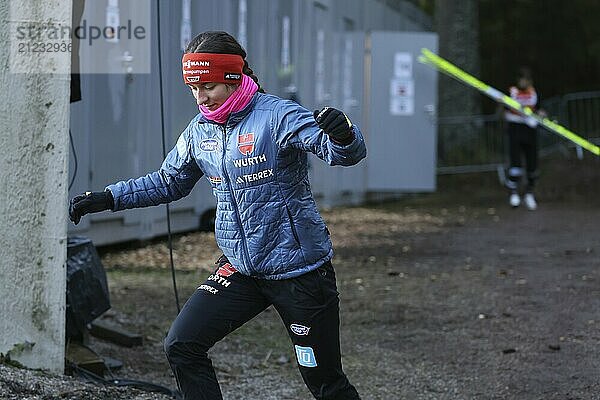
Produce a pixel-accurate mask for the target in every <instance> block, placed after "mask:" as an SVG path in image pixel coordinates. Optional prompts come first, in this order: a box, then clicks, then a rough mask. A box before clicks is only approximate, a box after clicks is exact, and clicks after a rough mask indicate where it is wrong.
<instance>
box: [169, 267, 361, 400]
mask: <svg viewBox="0 0 600 400" xmlns="http://www.w3.org/2000/svg"><path fill="white" fill-rule="evenodd" d="M232 271H235V270H232V269H231V268H230V264H229V263H228V262H227V260H226V259H225V258H223V257H222V258H221V260H220V265H219V266H218V267H217V269H216V270H215V272H214V273H213V274H212V275H210V276H209V277H208V279H207V280H206V282H204V283H203V284H202V285H200V286H199V287H198V289H197V290H196V292H195V293H194V294H193V295H192V296H191V297H190V298H189V300H188V301H187V302H186V304H185V305H184V307H183V309H182V310H181V312H180V313H179V315H178V316H177V318H176V319H175V321H174V322H173V325H172V326H171V329H170V331H169V334H168V335H167V338H166V340H165V352H166V354H167V359H168V360H169V363H170V365H171V369H172V370H173V373H174V374H175V378H176V380H177V384H178V386H179V389H180V390H181V392H182V393H183V395H184V398H185V399H186V400H190V399H194V400H200V399H202V400H205V399H210V400H220V399H222V395H221V390H220V388H219V383H218V381H217V377H216V374H215V370H214V369H213V367H212V363H211V360H210V359H209V358H208V355H207V352H208V350H209V349H210V348H211V347H212V346H213V345H214V344H215V343H217V342H218V341H219V340H221V339H223V338H224V337H225V336H226V335H227V334H229V333H230V332H232V331H234V330H235V329H237V328H239V327H240V326H242V325H243V324H244V323H245V322H247V321H249V320H251V319H252V318H254V317H255V316H256V315H258V314H259V313H260V312H262V311H263V310H265V309H266V308H267V307H269V306H270V305H273V306H274V307H275V309H276V310H277V312H278V313H279V315H280V316H281V319H282V320H283V322H284V323H285V325H286V328H287V331H288V334H289V336H290V338H291V340H292V342H293V345H294V349H295V352H296V359H297V362H298V366H299V369H300V373H301V374H302V378H303V379H304V382H305V384H306V385H307V386H308V388H309V390H310V392H311V393H312V394H313V396H314V397H315V398H316V399H336V400H337V399H339V400H342V399H359V395H358V393H357V392H356V389H355V388H354V386H352V385H351V384H350V382H348V379H347V378H346V375H345V374H344V372H343V371H342V364H341V357H340V341H339V298H338V292H337V288H336V282H335V272H334V270H333V266H332V265H331V263H330V262H327V263H325V264H324V265H323V266H321V267H320V268H318V269H316V270H314V271H311V272H309V273H306V274H304V275H301V276H299V277H296V278H292V279H285V280H278V281H275V280H262V279H254V278H251V277H248V276H245V275H242V274H240V273H239V272H233V273H232Z"/></svg>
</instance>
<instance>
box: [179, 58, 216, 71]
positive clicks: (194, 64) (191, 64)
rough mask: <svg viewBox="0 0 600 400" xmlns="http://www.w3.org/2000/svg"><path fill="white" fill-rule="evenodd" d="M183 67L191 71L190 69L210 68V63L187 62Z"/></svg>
mask: <svg viewBox="0 0 600 400" xmlns="http://www.w3.org/2000/svg"><path fill="white" fill-rule="evenodd" d="M183 66H184V67H186V68H187V69H189V68H190V67H210V61H194V60H186V61H185V62H184V63H183Z"/></svg>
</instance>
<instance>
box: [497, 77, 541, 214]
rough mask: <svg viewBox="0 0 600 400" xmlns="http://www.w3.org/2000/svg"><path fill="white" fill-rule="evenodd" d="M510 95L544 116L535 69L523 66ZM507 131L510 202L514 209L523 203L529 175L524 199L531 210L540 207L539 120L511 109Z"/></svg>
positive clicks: (508, 113) (508, 114)
mask: <svg viewBox="0 0 600 400" xmlns="http://www.w3.org/2000/svg"><path fill="white" fill-rule="evenodd" d="M509 92H510V97H511V98H512V99H514V100H516V101H517V102H519V104H521V106H523V107H524V108H528V109H530V110H531V111H533V112H536V113H538V114H540V115H542V116H545V112H544V111H543V110H538V109H537V105H538V102H539V99H538V95H537V92H536V91H535V88H534V87H533V79H532V77H531V71H530V70H529V68H527V67H521V68H520V69H519V73H518V75H517V80H516V85H515V86H511V87H510V89H509ZM504 116H505V120H506V125H507V134H508V152H509V159H510V165H509V169H508V180H507V181H506V186H507V187H508V189H509V190H510V197H509V204H510V205H511V207H513V208H517V207H519V205H520V204H521V196H520V187H519V186H520V183H521V180H522V179H523V177H525V180H526V185H525V188H524V196H523V201H524V202H525V206H526V207H527V209H529V210H535V209H537V201H536V199H535V196H534V193H533V190H534V187H535V182H536V180H537V178H538V174H539V172H538V140H537V125H538V123H537V121H535V120H534V119H533V118H529V117H526V116H523V115H521V114H519V113H517V112H516V111H513V110H510V109H507V110H506V111H505V113H504ZM521 156H523V157H524V159H525V168H524V169H523V167H522V162H521Z"/></svg>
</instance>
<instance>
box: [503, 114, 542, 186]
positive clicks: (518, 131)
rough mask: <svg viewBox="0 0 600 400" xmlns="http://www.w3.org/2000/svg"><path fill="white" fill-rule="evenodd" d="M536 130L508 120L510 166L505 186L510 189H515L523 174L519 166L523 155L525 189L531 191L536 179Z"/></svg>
mask: <svg viewBox="0 0 600 400" xmlns="http://www.w3.org/2000/svg"><path fill="white" fill-rule="evenodd" d="M537 147H538V146H537V130H536V128H531V127H529V126H527V125H526V124H519V123H515V122H508V149H509V156H510V167H509V169H508V182H507V186H508V188H509V189H511V190H517V189H518V187H519V181H520V180H521V177H522V176H523V168H522V167H521V165H522V164H521V155H524V156H525V171H526V173H527V175H526V177H527V189H526V190H527V191H532V190H533V187H534V186H535V181H536V179H537V175H538V173H537V167H538V165H537V163H538V159H537V158H538V154H537V153H538V148H537Z"/></svg>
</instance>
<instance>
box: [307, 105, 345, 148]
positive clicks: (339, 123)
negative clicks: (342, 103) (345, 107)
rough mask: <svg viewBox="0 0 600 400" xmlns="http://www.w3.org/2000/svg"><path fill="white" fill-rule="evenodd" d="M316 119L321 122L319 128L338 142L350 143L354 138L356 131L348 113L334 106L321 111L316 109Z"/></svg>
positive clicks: (318, 122)
mask: <svg viewBox="0 0 600 400" xmlns="http://www.w3.org/2000/svg"><path fill="white" fill-rule="evenodd" d="M313 115H314V116H315V121H317V124H319V128H321V129H323V131H324V132H325V133H326V134H327V135H328V136H329V137H330V138H331V139H332V140H333V141H334V142H336V143H338V144H344V145H345V144H350V143H351V142H352V141H353V140H354V132H352V122H350V120H349V119H348V117H347V116H346V114H344V113H343V112H341V111H340V110H337V109H335V108H333V107H325V108H324V109H322V110H321V111H319V110H315V112H314V114H313Z"/></svg>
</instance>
